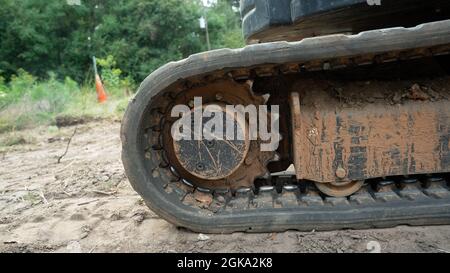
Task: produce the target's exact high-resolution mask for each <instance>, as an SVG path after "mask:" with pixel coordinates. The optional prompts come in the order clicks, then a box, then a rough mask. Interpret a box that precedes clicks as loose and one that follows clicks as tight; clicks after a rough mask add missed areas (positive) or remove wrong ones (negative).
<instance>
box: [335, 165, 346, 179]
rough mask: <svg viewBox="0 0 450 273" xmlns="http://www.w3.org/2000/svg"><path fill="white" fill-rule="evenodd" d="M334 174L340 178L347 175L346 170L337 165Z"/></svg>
mask: <svg viewBox="0 0 450 273" xmlns="http://www.w3.org/2000/svg"><path fill="white" fill-rule="evenodd" d="M336 176H337V177H338V178H340V179H343V178H345V177H346V176H347V171H346V170H345V169H344V168H342V167H339V168H337V169H336Z"/></svg>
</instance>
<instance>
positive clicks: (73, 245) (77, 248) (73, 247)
mask: <svg viewBox="0 0 450 273" xmlns="http://www.w3.org/2000/svg"><path fill="white" fill-rule="evenodd" d="M66 249H67V251H68V252H69V253H82V251H81V245H80V243H79V242H77V241H70V242H69V244H67V247H66Z"/></svg>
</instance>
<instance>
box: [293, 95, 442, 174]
mask: <svg viewBox="0 0 450 273" xmlns="http://www.w3.org/2000/svg"><path fill="white" fill-rule="evenodd" d="M310 87H311V88H312V86H310ZM308 91H309V92H307V93H313V94H314V96H312V95H311V96H310V97H309V98H308V96H307V95H299V94H298V93H295V92H294V93H291V96H290V103H291V112H292V124H293V133H292V134H293V135H292V137H293V153H294V155H293V158H294V165H295V168H296V176H297V178H298V179H307V180H312V181H316V182H336V181H337V182H339V181H353V180H363V179H368V178H375V177H383V176H395V175H407V174H426V173H440V172H449V171H450V147H449V143H450V142H449V138H450V107H449V103H448V101H447V100H446V99H441V100H438V101H433V100H426V99H425V98H417V97H412V99H409V100H404V101H402V102H401V103H396V104H393V105H391V104H388V103H386V101H382V102H378V103H376V102H375V103H363V104H361V105H354V106H351V107H342V106H340V105H339V103H338V102H336V101H335V100H333V99H331V98H329V97H327V96H321V94H320V92H319V91H318V92H315V91H314V92H313V91H312V90H311V89H310V90H308ZM307 93H305V94H307ZM300 96H302V99H300ZM300 102H301V103H300ZM300 105H301V107H300ZM300 109H301V111H300Z"/></svg>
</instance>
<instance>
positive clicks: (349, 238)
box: [0, 121, 450, 252]
mask: <svg viewBox="0 0 450 273" xmlns="http://www.w3.org/2000/svg"><path fill="white" fill-rule="evenodd" d="M75 128H77V131H76V133H75V135H74V136H73V138H72V141H71V144H70V146H69V149H68V151H67V154H66V155H65V156H64V157H63V158H62V159H61V162H60V163H57V161H58V157H60V156H61V155H62V154H64V151H65V149H66V146H67V142H68V140H69V138H70V137H71V135H72V134H73V132H74V130H75ZM119 128H120V123H119V122H113V121H96V122H91V123H87V124H82V125H78V126H77V127H75V126H71V127H64V128H61V129H59V130H55V129H54V130H49V128H47V127H45V128H38V129H33V130H27V131H22V132H20V135H21V136H23V137H24V141H19V142H18V143H19V144H18V145H14V146H10V147H8V148H7V149H6V150H4V151H2V152H0V252H369V250H368V249H372V251H378V250H379V251H381V252H448V251H450V226H430V227H407V226H400V227H397V228H391V229H378V230H342V231H333V232H314V231H311V232H294V231H288V232H283V233H270V234H246V233H234V234H229V235H220V234H218V235H207V236H204V235H200V234H197V233H193V232H190V231H187V230H185V229H179V228H176V227H174V226H173V225H171V224H169V223H167V222H166V221H164V220H163V219H161V218H159V217H158V216H157V215H156V214H154V213H153V212H152V211H150V210H149V209H148V208H147V207H146V206H145V205H144V204H143V201H142V199H141V198H140V196H139V195H138V194H137V193H136V192H134V191H133V189H132V188H131V186H130V185H129V183H128V181H127V178H126V176H125V174H124V170H123V167H122V163H121V161H120V139H119ZM17 134H18V133H17ZM2 137H3V138H5V137H8V136H7V135H5V134H3V135H0V139H1V138H2ZM378 246H379V248H378Z"/></svg>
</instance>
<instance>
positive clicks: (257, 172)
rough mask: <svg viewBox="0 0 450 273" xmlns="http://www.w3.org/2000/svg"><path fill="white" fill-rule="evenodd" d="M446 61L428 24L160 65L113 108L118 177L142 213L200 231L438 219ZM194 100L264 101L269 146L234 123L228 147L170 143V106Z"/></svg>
mask: <svg viewBox="0 0 450 273" xmlns="http://www.w3.org/2000/svg"><path fill="white" fill-rule="evenodd" d="M449 53H450V21H439V22H434V23H428V24H424V25H420V26H418V27H414V28H408V29H404V28H394V29H384V30H374V31H368V32H364V33H361V34H358V35H348V36H347V35H334V36H325V37H320V38H310V39H305V40H303V41H301V42H294V43H287V42H278V43H270V44H260V45H253V46H248V47H246V48H243V49H240V50H226V49H224V50H217V51H212V52H205V53H201V54H197V55H193V56H191V57H189V58H188V59H186V60H183V61H180V62H175V63H170V64H168V65H166V66H164V67H162V68H160V69H159V70H157V71H156V72H155V73H153V74H152V75H150V76H149V77H148V78H147V79H146V80H145V81H144V82H143V84H142V85H141V87H140V90H139V92H138V93H137V95H136V97H135V98H134V99H133V101H132V102H131V103H130V106H129V107H128V109H127V112H126V114H125V117H124V120H123V125H122V142H123V153H122V158H123V163H124V166H125V170H126V173H127V176H128V178H129V180H130V182H131V183H132V185H133V187H134V188H135V189H136V191H138V192H139V193H140V194H141V195H142V196H143V198H144V200H145V201H146V203H147V204H148V206H149V207H150V208H151V209H152V210H154V211H155V212H156V213H158V214H160V215H161V216H162V217H164V218H165V219H167V220H168V221H170V222H172V223H174V224H176V225H179V226H184V227H187V228H189V229H192V230H195V231H201V232H233V231H279V230H287V229H297V230H312V229H315V230H328V229H336V228H369V227H387V226H394V225H398V224H410V225H423V224H443V223H450V189H449V185H448V182H447V181H449V178H450V177H449V175H448V174H449V173H450V142H449V139H450V107H448V106H449V102H448V99H449V98H450V76H449V67H448V63H449V62H448V58H449V57H448V54H449ZM195 97H201V99H202V102H203V104H206V105H216V106H218V107H219V109H225V108H224V107H223V105H236V104H241V105H244V106H248V105H257V106H260V105H267V108H268V109H269V112H270V110H271V109H275V108H273V106H274V105H276V106H278V107H279V134H280V136H281V141H280V142H279V146H278V148H277V149H276V150H275V151H261V149H260V147H261V145H262V144H263V143H264V141H262V140H261V139H255V140H250V139H249V138H248V137H247V134H249V131H248V128H247V129H243V130H244V131H245V132H246V133H245V134H244V135H245V136H246V137H245V139H244V140H242V141H240V142H226V143H225V140H218V139H213V140H206V139H205V140H200V141H198V140H192V141H190V142H189V141H188V142H180V141H177V140H174V139H173V135H172V134H171V128H172V125H173V124H174V123H175V122H176V120H178V118H177V117H173V116H172V115H171V114H172V109H173V107H174V106H175V105H180V104H181V105H187V106H188V107H189V108H193V106H194V105H193V101H194V99H195ZM221 111H223V112H224V113H225V114H227V111H226V110H221ZM245 122H247V123H248V120H247V121H239V120H237V119H236V120H234V123H233V124H234V126H236V127H239V126H241V125H243V124H244V123H245ZM244 125H245V124H244ZM239 128H240V127H239ZM242 128H246V126H242ZM230 147H231V148H230ZM187 151H189V152H187ZM220 153H222V154H228V155H229V156H225V157H223V156H222V157H221V156H220ZM230 155H233V156H230ZM290 165H293V166H294V172H292V171H291V172H289V171H288V172H286V169H288V167H289V166H290ZM218 166H226V168H221V167H220V168H219V167H218ZM290 170H292V168H291V169H290Z"/></svg>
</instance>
